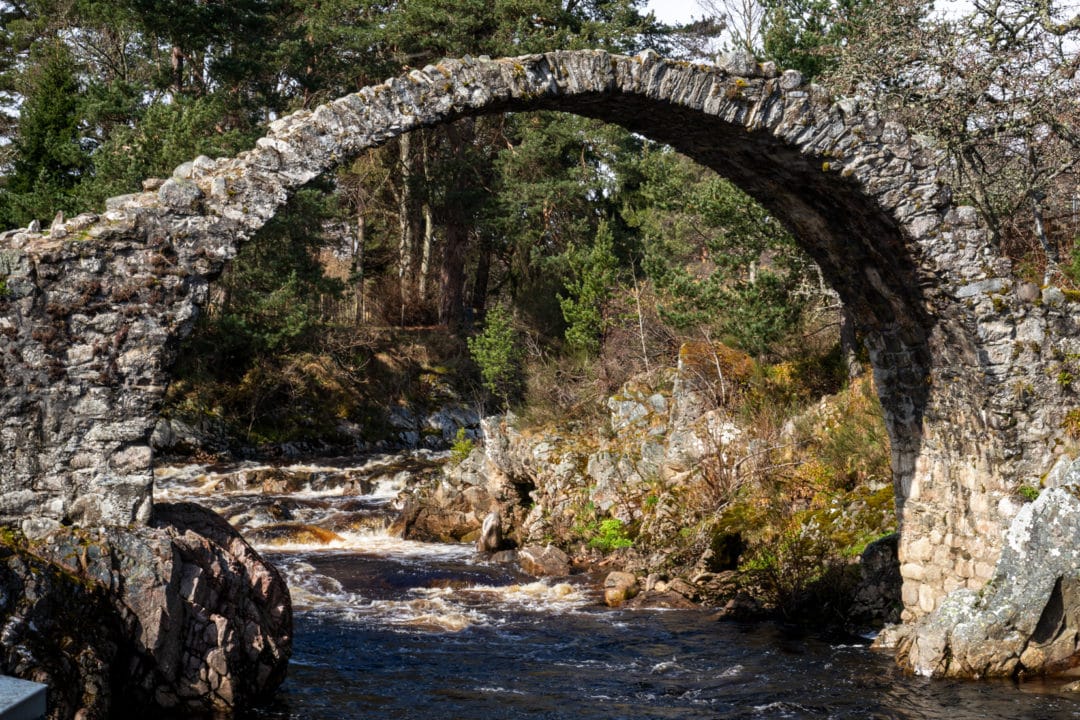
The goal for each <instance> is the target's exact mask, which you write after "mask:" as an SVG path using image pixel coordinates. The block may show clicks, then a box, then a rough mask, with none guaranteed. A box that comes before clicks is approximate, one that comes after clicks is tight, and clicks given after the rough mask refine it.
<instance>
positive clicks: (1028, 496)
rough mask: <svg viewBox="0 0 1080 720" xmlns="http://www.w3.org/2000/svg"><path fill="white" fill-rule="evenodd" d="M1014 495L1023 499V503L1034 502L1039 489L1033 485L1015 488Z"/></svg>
mask: <svg viewBox="0 0 1080 720" xmlns="http://www.w3.org/2000/svg"><path fill="white" fill-rule="evenodd" d="M1016 494H1017V495H1019V496H1020V497H1021V498H1023V500H1024V502H1034V501H1035V498H1037V497H1039V488H1037V487H1035V486H1033V485H1021V486H1020V487H1018V488H1016Z"/></svg>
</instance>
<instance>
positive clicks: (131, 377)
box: [0, 51, 1061, 619]
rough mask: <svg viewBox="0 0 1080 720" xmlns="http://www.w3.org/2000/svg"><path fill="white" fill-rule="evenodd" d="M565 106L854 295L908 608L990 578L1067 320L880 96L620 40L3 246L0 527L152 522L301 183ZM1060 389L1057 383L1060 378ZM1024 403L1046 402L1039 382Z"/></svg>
mask: <svg viewBox="0 0 1080 720" xmlns="http://www.w3.org/2000/svg"><path fill="white" fill-rule="evenodd" d="M538 109H549V110H561V111H566V112H571V113H575V114H579V115H584V116H588V117H593V118H597V119H600V120H604V121H607V122H612V123H616V124H619V125H622V126H623V127H626V128H628V129H630V130H632V131H635V132H639V133H641V134H643V135H645V136H648V137H650V138H652V139H654V140H657V141H660V142H664V143H667V144H670V145H672V146H673V147H675V148H676V149H678V150H679V151H681V152H683V153H684V154H686V155H688V156H689V157H691V158H693V159H695V160H697V161H698V162H700V163H702V164H704V165H706V166H708V167H710V168H713V169H715V170H717V171H718V172H719V173H720V174H722V175H724V176H726V177H728V178H729V179H731V180H733V181H734V182H735V183H736V184H738V185H739V186H740V187H742V188H743V189H744V190H746V191H747V192H748V193H749V194H750V195H752V196H754V197H755V198H756V199H757V200H759V201H760V202H761V203H762V204H763V205H765V206H766V207H767V208H769V209H770V211H771V212H772V213H774V214H775V215H776V216H777V217H778V218H779V219H780V220H781V221H783V222H784V223H785V224H786V225H787V226H788V227H789V228H790V229H791V230H792V231H793V233H794V235H795V236H796V237H797V238H798V240H799V242H800V244H801V245H802V246H803V248H804V249H805V250H806V251H807V252H808V253H809V254H810V256H811V257H813V258H814V259H815V260H816V261H817V262H818V264H819V265H820V267H821V268H822V271H823V272H824V274H825V276H826V277H827V279H828V280H829V281H830V282H831V283H832V285H833V286H834V287H835V289H836V290H837V291H838V292H839V293H840V295H841V297H842V299H843V300H844V302H845V303H846V304H847V305H848V306H849V307H850V308H851V309H852V311H853V315H854V317H855V320H856V323H857V325H858V327H859V329H860V330H861V332H862V334H863V336H864V337H865V339H866V341H867V344H868V347H869V350H870V357H871V360H872V363H873V366H874V372H875V379H876V383H877V387H878V390H879V393H880V395H881V399H882V404H883V406H884V408H885V412H886V421H887V425H888V427H889V431H890V435H891V439H892V447H893V471H894V482H895V485H896V490H897V498H898V513H899V515H900V522H901V529H902V537H901V545H900V553H901V560H902V562H903V563H904V575H905V589H904V601H905V606H906V609H907V616H908V617H909V619H910V618H912V617H916V616H919V615H921V614H924V613H926V612H929V611H930V610H932V609H933V608H934V607H935V605H936V604H937V602H938V600H939V598H940V597H941V596H942V595H943V594H944V593H945V592H947V591H948V590H950V589H953V588H955V587H964V586H967V587H978V586H980V585H981V584H982V583H984V582H985V580H986V579H988V578H989V577H990V575H991V572H992V567H993V564H994V562H995V560H996V558H997V555H998V553H999V550H1000V544H1001V540H1000V535H1001V530H1002V528H1003V526H1004V523H1005V522H1006V521H1007V520H1008V518H1009V517H1010V516H1011V514H1012V513H1014V512H1015V509H1014V508H1012V507H1011V506H1010V505H1009V500H1008V493H1009V490H1010V485H1011V483H1013V482H1014V478H1017V477H1030V476H1032V475H1036V474H1037V473H1039V472H1041V471H1042V470H1043V469H1045V467H1046V466H1047V464H1048V463H1049V461H1050V459H1051V455H1052V453H1053V452H1054V447H1055V445H1054V443H1055V441H1056V440H1060V437H1061V432H1060V430H1057V429H1056V428H1059V427H1060V418H1057V417H1052V416H1048V415H1046V413H1047V412H1051V411H1042V410H1038V409H1035V410H1032V409H1030V408H1028V407H1027V406H1024V407H1023V408H1019V409H1022V410H1023V411H1024V412H1027V413H1028V416H1029V419H1030V422H1031V423H1032V424H1033V426H1036V425H1037V426H1038V427H1040V428H1041V431H1040V433H1034V434H1033V433H1031V432H1028V431H1027V430H1026V429H1024V428H1021V427H1019V426H1018V425H1017V424H1016V423H1015V422H1013V423H1010V421H1009V418H1011V417H1013V416H1014V415H1015V413H1016V412H1017V411H1018V403H1020V402H1021V401H1022V398H1020V399H1019V400H1018V399H1017V395H1016V392H1015V386H1016V384H1017V383H1021V384H1023V386H1024V387H1025V388H1028V387H1030V388H1032V392H1036V391H1040V392H1043V393H1046V394H1050V395H1052V394H1053V393H1054V392H1055V390H1054V388H1052V387H1049V388H1048V387H1047V384H1046V382H1045V375H1046V372H1045V371H1044V368H1045V365H1046V363H1047V357H1048V356H1047V352H1048V351H1047V350H1045V349H1044V348H1045V346H1046V345H1049V343H1048V342H1044V341H1045V340H1046V333H1047V327H1048V325H1049V324H1050V322H1051V320H1052V319H1053V317H1051V316H1052V313H1050V314H1049V315H1048V314H1047V312H1043V313H1042V315H1039V316H1038V317H1035V316H1034V315H1032V314H1031V313H1030V312H1029V310H1028V309H1027V308H1026V306H1025V305H1024V301H1023V300H1022V299H1021V296H1022V295H1023V293H1020V294H1018V293H1017V292H1015V290H1016V288H1017V287H1018V285H1017V283H1016V282H1015V281H1013V280H1012V279H1010V277H1009V273H1010V268H1009V266H1008V263H1007V262H1006V261H1004V260H1002V259H1000V258H999V257H998V255H997V253H996V252H995V251H994V248H993V247H991V245H990V243H989V240H988V235H987V233H986V232H985V230H984V228H983V227H982V225H981V223H980V219H979V218H978V216H977V214H976V213H975V212H974V211H973V210H972V209H970V208H964V207H954V206H953V204H952V200H951V195H950V192H949V189H948V188H947V187H945V186H943V185H942V184H941V183H940V182H939V171H938V167H937V165H936V163H937V162H938V160H937V156H936V154H935V152H934V150H933V148H932V147H931V146H930V145H929V144H928V143H927V142H925V141H923V140H922V139H920V138H916V137H911V136H909V134H908V133H907V131H906V130H905V129H904V128H903V127H901V126H899V125H897V124H895V123H891V122H885V121H883V120H882V118H880V117H879V116H878V115H877V113H876V112H874V111H873V110H872V109H870V108H868V107H866V106H865V105H864V104H863V103H862V102H860V101H859V100H857V99H844V100H840V101H838V102H834V101H833V100H832V98H831V97H830V95H829V94H828V92H827V91H826V90H825V89H823V88H821V87H818V86H815V85H805V84H803V82H802V79H801V77H800V76H799V75H798V73H795V72H792V71H789V72H785V73H783V74H779V73H777V72H775V71H774V70H773V69H772V68H771V67H770V66H765V67H761V66H747V67H743V68H738V69H737V70H729V69H724V68H720V67H714V66H704V65H693V64H688V63H683V62H675V61H670V60H665V59H662V58H660V57H658V56H657V55H655V54H653V53H645V54H642V55H638V56H636V57H626V56H619V55H612V54H608V53H606V52H602V51H579V52H553V53H547V54H541V55H530V56H524V57H519V58H510V59H501V60H490V59H486V58H481V59H479V60H476V59H471V58H465V59H463V60H446V61H443V62H442V63H440V64H438V65H436V66H428V67H426V68H424V69H423V70H413V71H411V72H409V73H408V74H406V75H404V76H402V77H399V78H393V79H390V80H387V81H386V82H385V83H383V84H381V85H377V86H374V87H368V88H365V89H363V90H361V91H360V92H358V93H355V94H353V95H349V96H346V97H343V98H340V99H338V100H335V101H333V102H330V103H327V104H325V105H322V106H320V107H318V108H317V109H315V110H314V111H312V112H308V111H302V112H299V113H296V114H294V115H291V116H288V117H285V118H282V119H280V120H277V121H275V122H273V123H271V125H270V129H269V132H268V134H267V135H266V136H265V137H264V138H262V139H260V140H259V141H258V142H257V143H256V147H255V148H254V149H252V150H250V151H248V152H244V153H241V154H240V155H238V156H237V157H235V158H231V159H218V160H211V159H209V158H205V157H200V158H198V159H196V160H194V161H193V162H191V163H185V164H184V165H182V166H180V167H179V168H177V169H176V171H175V173H174V175H173V177H171V178H169V179H168V180H166V181H164V183H153V184H151V185H148V188H149V189H148V191H147V192H143V193H140V194H136V195H129V196H123V197H119V198H112V199H110V200H109V202H108V203H107V210H106V212H104V213H103V214H102V215H100V216H96V215H85V216H79V217H77V218H74V219H72V220H69V221H67V222H62V221H57V222H54V223H53V225H52V227H51V228H49V229H48V231H46V232H40V231H39V230H38V229H37V228H33V227H32V228H30V229H28V230H24V231H14V232H9V233H5V234H4V235H3V236H0V277H3V278H4V279H5V292H4V296H3V298H0V308H2V311H3V316H2V317H0V338H2V343H3V352H2V353H0V363H3V367H2V371H3V374H4V377H5V387H4V390H3V394H2V395H0V418H2V422H3V426H2V428H0V491H2V496H0V497H2V499H0V521H3V522H7V523H11V522H19V523H21V524H22V526H23V528H24V530H26V531H27V532H28V533H29V534H41V533H43V532H46V531H47V530H48V529H49V528H51V527H55V526H56V525H57V524H66V523H74V524H103V523H104V524H108V523H115V524H126V523H131V522H136V523H139V522H146V521H147V520H148V519H149V517H150V513H151V502H152V474H151V460H152V458H151V451H150V448H149V444H148V438H149V435H150V433H151V430H152V428H153V424H154V421H155V419H156V416H157V410H158V408H159V406H160V402H161V399H162V396H163V394H164V391H165V388H166V386H167V383H168V371H169V367H170V365H171V363H172V360H173V358H174V356H175V352H176V346H177V343H178V342H179V340H180V338H181V337H182V336H184V335H185V334H186V333H187V332H189V330H190V327H191V325H192V322H193V320H194V317H195V315H196V313H197V311H198V307H199V306H200V305H201V304H203V303H204V302H205V300H206V297H207V289H208V285H209V283H210V281H211V280H212V279H213V278H214V277H215V276H216V275H217V274H218V273H220V271H221V269H222V266H223V263H224V262H225V261H226V260H228V259H229V258H231V257H232V256H234V255H235V253H236V250H237V247H238V245H239V243H240V242H241V241H243V240H244V239H245V238H247V237H250V236H251V235H252V234H253V233H254V232H255V231H256V230H258V229H259V228H260V227H261V226H262V225H263V224H264V223H265V222H266V221H267V220H268V219H269V218H271V217H272V216H273V215H274V213H275V211H276V210H277V208H278V207H280V206H281V205H282V204H283V203H284V202H285V201H286V199H287V198H288V196H289V194H290V192H291V191H293V190H294V189H296V188H298V187H300V186H302V185H304V184H305V183H307V182H308V181H310V180H312V179H313V178H315V177H317V176H319V175H320V174H322V173H324V172H326V171H328V170H331V169H333V168H334V167H336V166H338V165H340V164H341V163H343V162H346V161H347V160H348V159H350V158H352V157H354V156H356V155H358V154H359V153H361V152H363V151H365V150H367V149H369V148H372V147H375V146H377V145H379V144H381V143H383V142H386V141H387V140H389V139H391V138H393V137H395V136H397V135H400V134H402V133H406V132H409V131H410V130H414V129H416V128H419V127H422V126H430V125H434V124H438V123H444V122H449V121H452V120H454V119H457V118H460V117H464V116H469V115H479V114H487V113H496V112H503V111H526V110H538ZM1059 394H1060V393H1059ZM1021 395H1023V393H1021Z"/></svg>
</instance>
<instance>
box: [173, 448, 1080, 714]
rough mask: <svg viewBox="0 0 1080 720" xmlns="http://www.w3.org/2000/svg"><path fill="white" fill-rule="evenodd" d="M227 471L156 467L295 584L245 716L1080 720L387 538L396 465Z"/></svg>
mask: <svg viewBox="0 0 1080 720" xmlns="http://www.w3.org/2000/svg"><path fill="white" fill-rule="evenodd" d="M420 460H421V462H423V461H424V458H421V459H420ZM231 470H232V469H230V471H222V472H219V473H214V472H208V471H207V470H206V469H205V468H201V467H194V466H189V467H184V468H166V469H163V470H161V471H159V476H158V487H159V491H158V495H159V499H164V500H169V499H180V498H183V499H191V500H194V501H197V502H203V503H205V504H207V505H210V506H212V507H214V508H215V509H216V510H218V511H219V512H221V513H222V514H223V515H225V516H226V517H229V518H230V520H231V521H232V522H233V523H234V524H235V525H237V526H238V527H239V529H240V530H241V531H242V532H243V533H244V534H245V535H246V536H247V537H249V539H251V540H252V541H253V544H255V546H256V547H257V548H259V550H260V551H261V552H262V553H263V554H264V556H265V557H267V558H268V559H269V560H270V561H271V562H273V563H275V564H276V565H277V566H278V568H279V569H280V570H281V571H282V572H283V573H284V575H285V577H286V579H287V580H288V582H289V586H290V589H291V591H292V597H293V604H294V609H295V611H296V633H295V640H294V651H293V658H292V662H291V663H290V667H289V676H288V679H287V680H286V682H285V684H284V685H283V686H282V688H281V690H280V692H279V693H278V696H277V698H276V700H275V702H274V703H273V705H272V706H270V707H267V708H261V709H258V710H256V711H254V712H252V713H251V714H250V715H249V716H248V717H250V718H266V719H268V720H269V719H278V718H282V719H284V718H289V719H293V718H295V719H296V720H301V719H302V720H334V719H338V718H341V719H345V718H349V719H352V718H447V719H449V718H460V719H470V720H471V719H474V718H483V717H490V718H567V719H568V720H569V719H570V718H573V719H575V720H577V719H581V720H590V719H593V718H596V719H599V718H604V719H610V718H680V719H683V718H685V719H695V718H703V719H704V718H709V719H716V720H721V719H725V718H837V719H839V718H851V719H853V720H854V719H859V720H865V719H869V718H911V719H915V718H919V719H927V720H937V719H941V720H968V719H970V720H984V719H986V720H990V719H997V718H1001V719H1006V718H1008V719H1013V718H1015V719H1024V718H1032V719H1034V718H1039V719H1047V720H1056V719H1058V718H1080V700H1077V699H1074V698H1073V697H1072V696H1068V695H1063V694H1060V693H1057V692H1055V691H1054V690H1055V688H1054V687H1050V686H1040V685H1031V684H1028V685H1021V686H1017V685H1014V684H1012V683H1004V682H949V681H941V680H934V681H931V680H926V679H923V678H914V677H910V676H907V675H904V674H903V673H902V672H900V671H899V670H898V669H897V668H896V666H895V665H894V663H893V661H892V659H891V658H890V657H888V656H887V655H884V654H880V653H876V652H872V651H871V650H869V648H868V647H867V646H866V645H865V644H861V643H852V642H851V641H850V640H847V641H830V640H829V639H826V638H819V637H813V636H801V635H798V634H795V633H793V632H791V631H790V630H789V629H786V628H782V627H779V626H776V625H771V624H758V625H745V626H744V625H736V624H731V623H724V622H717V621H715V620H713V619H711V615H710V613H708V612H706V611H700V610H694V611H686V610H634V611H629V610H628V611H613V610H609V609H606V608H603V607H602V606H601V604H600V598H599V595H598V594H597V593H596V591H595V589H594V588H595V579H589V578H581V579H576V580H574V581H573V582H561V581H550V580H545V581H537V580H535V579H533V578H529V577H527V576H523V575H521V574H519V573H518V572H516V571H515V570H514V569H513V568H509V567H507V566H502V565H493V564H486V563H483V562H479V561H477V559H476V558H475V557H474V553H473V552H472V549H471V548H469V547H465V546H459V545H432V544H423V543H414V542H407V541H402V540H400V539H396V538H392V537H390V536H389V535H388V534H387V533H386V531H385V527H386V523H387V518H388V517H389V516H390V514H391V512H392V501H393V498H394V497H395V495H396V494H397V492H398V491H399V490H400V489H401V488H402V487H404V485H405V484H406V483H407V482H408V481H409V477H410V472H411V471H410V468H409V465H408V463H404V464H403V463H402V462H401V459H400V458H385V459H381V460H374V461H370V462H368V463H367V464H366V465H365V466H363V467H362V468H360V469H359V470H356V469H353V470H349V471H348V472H347V473H346V471H345V470H344V469H343V468H342V467H325V468H302V471H303V473H304V475H303V477H304V478H307V480H306V481H305V483H304V485H303V487H302V488H299V489H298V490H297V489H295V488H294V491H293V492H291V493H288V494H277V495H275V494H274V493H264V492H261V491H260V490H259V488H253V487H251V486H250V482H249V483H247V486H246V487H245V483H244V482H243V481H239V482H238V481H237V479H236V478H237V475H236V474H235V473H233V472H231ZM252 472H253V471H252V470H251V468H248V477H249V478H250V477H251V476H252ZM357 493H361V494H357Z"/></svg>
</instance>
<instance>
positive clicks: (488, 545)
mask: <svg viewBox="0 0 1080 720" xmlns="http://www.w3.org/2000/svg"><path fill="white" fill-rule="evenodd" d="M501 546H502V518H501V517H500V516H499V513H498V511H492V512H490V513H488V515H487V517H485V518H484V524H483V525H481V526H480V537H479V538H477V540H476V550H477V552H482V553H493V552H498V550H499V548H500V547H501Z"/></svg>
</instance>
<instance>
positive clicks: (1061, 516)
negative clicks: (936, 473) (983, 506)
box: [897, 465, 1080, 677]
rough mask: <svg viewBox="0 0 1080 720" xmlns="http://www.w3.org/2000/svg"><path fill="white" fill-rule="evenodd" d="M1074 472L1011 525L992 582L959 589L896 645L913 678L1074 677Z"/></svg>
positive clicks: (1079, 636)
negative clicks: (972, 587)
mask: <svg viewBox="0 0 1080 720" xmlns="http://www.w3.org/2000/svg"><path fill="white" fill-rule="evenodd" d="M1078 481H1080V466H1078V465H1073V468H1072V469H1071V470H1070V471H1069V473H1068V477H1067V478H1065V480H1064V484H1062V485H1061V486H1060V487H1055V488H1049V489H1046V490H1044V491H1043V492H1042V493H1041V494H1040V495H1039V497H1038V498H1036V499H1035V501H1034V502H1032V503H1030V504H1028V505H1025V506H1024V507H1023V508H1022V509H1021V510H1020V512H1018V513H1017V515H1016V517H1015V518H1014V519H1013V521H1012V524H1011V526H1010V527H1009V529H1008V531H1007V533H1006V535H1005V544H1004V548H1003V550H1002V553H1001V558H1000V560H999V561H998V564H997V567H996V569H995V571H994V575H993V577H992V578H991V579H990V581H989V582H988V583H987V584H986V586H985V587H984V588H982V589H981V590H979V591H978V592H975V591H972V590H966V589H965V590H959V591H956V592H954V593H952V594H950V595H949V596H947V597H946V598H945V600H944V601H943V602H942V603H941V605H940V606H939V607H938V609H937V610H935V611H934V612H933V613H931V614H930V615H928V616H927V617H925V618H923V619H922V620H921V621H920V622H919V623H918V624H916V625H915V626H914V627H913V628H911V629H910V630H908V631H907V632H906V634H904V635H903V636H902V637H901V638H900V639H899V641H898V642H897V658H898V660H899V662H900V664H901V665H903V666H906V667H907V668H909V669H911V670H912V671H914V672H916V673H918V674H920V675H932V676H945V677H991V676H1008V677H1023V676H1031V675H1075V674H1078V673H1080V670H1078V666H1080V543H1077V542H1076V539H1077V537H1080V484H1078Z"/></svg>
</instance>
